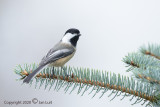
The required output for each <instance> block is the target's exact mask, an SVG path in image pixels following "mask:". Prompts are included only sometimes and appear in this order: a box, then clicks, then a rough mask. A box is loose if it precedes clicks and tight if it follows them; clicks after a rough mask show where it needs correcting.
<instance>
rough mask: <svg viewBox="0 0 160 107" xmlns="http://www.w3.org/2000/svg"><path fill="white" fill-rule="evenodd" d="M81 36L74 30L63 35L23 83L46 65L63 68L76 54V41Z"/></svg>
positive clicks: (71, 29) (27, 81)
mask: <svg viewBox="0 0 160 107" xmlns="http://www.w3.org/2000/svg"><path fill="white" fill-rule="evenodd" d="M80 36H81V34H80V31H79V30H78V29H76V28H70V29H68V30H67V31H66V32H65V34H64V35H63V37H62V39H61V40H60V41H59V42H58V43H57V44H56V45H55V46H53V48H51V49H50V50H49V51H48V53H47V54H46V55H45V56H44V57H43V58H42V60H41V62H40V63H39V65H38V67H37V68H36V69H35V70H34V71H33V72H32V73H30V74H29V75H28V76H27V77H26V78H25V79H24V80H23V83H29V82H30V81H31V79H32V78H33V77H35V76H36V74H37V73H39V72H40V70H41V69H42V68H43V67H45V66H46V65H49V66H53V67H63V66H64V64H65V63H66V62H68V61H69V60H70V59H71V58H72V57H73V56H74V54H75V52H76V46H77V41H78V40H79V37H80Z"/></svg>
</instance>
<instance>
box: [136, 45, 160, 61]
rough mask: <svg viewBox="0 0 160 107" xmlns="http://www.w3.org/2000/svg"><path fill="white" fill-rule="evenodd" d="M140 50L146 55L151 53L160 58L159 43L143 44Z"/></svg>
mask: <svg viewBox="0 0 160 107" xmlns="http://www.w3.org/2000/svg"><path fill="white" fill-rule="evenodd" d="M139 51H140V52H141V53H143V54H145V55H150V56H153V57H155V58H156V59H158V60H160V46H159V45H158V44H148V46H147V47H146V46H141V47H140V49H139Z"/></svg>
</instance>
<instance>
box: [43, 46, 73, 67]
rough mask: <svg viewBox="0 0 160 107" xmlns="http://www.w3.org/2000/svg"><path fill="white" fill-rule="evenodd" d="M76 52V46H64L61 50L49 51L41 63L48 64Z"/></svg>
mask: <svg viewBox="0 0 160 107" xmlns="http://www.w3.org/2000/svg"><path fill="white" fill-rule="evenodd" d="M73 52H74V48H62V49H60V50H55V51H49V52H48V53H47V55H46V56H45V57H43V59H42V61H41V63H40V65H46V64H49V63H52V62H54V61H56V60H58V59H60V58H64V57H66V56H68V55H71V54H72V53H73Z"/></svg>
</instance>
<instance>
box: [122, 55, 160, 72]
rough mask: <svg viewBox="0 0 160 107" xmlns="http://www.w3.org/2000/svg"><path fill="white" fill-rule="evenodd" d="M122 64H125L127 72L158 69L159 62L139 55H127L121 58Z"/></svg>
mask: <svg viewBox="0 0 160 107" xmlns="http://www.w3.org/2000/svg"><path fill="white" fill-rule="evenodd" d="M123 62H124V63H126V64H127V66H126V67H129V68H128V69H127V72H128V71H132V70H133V69H135V68H147V67H155V68H159V67H160V61H159V60H157V59H155V58H153V57H150V56H148V55H143V54H140V53H129V54H128V55H127V56H125V57H124V58H123Z"/></svg>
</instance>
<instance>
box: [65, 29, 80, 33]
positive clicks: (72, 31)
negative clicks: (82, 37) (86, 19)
mask: <svg viewBox="0 0 160 107" xmlns="http://www.w3.org/2000/svg"><path fill="white" fill-rule="evenodd" d="M66 33H72V34H80V31H79V30H78V29H75V28H71V29H68V30H67V31H66ZM66 33H65V34H66Z"/></svg>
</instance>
